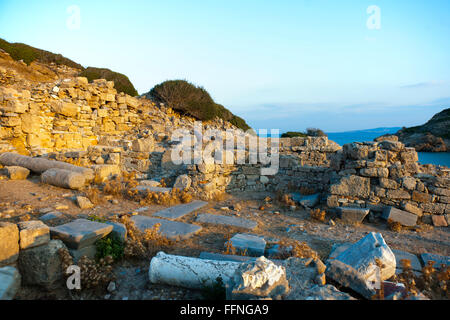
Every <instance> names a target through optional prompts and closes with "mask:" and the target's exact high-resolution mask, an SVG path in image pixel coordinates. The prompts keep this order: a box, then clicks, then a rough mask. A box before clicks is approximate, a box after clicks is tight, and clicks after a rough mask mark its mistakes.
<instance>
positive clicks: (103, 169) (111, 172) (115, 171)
mask: <svg viewBox="0 0 450 320" xmlns="http://www.w3.org/2000/svg"><path fill="white" fill-rule="evenodd" d="M92 169H93V170H94V175H95V179H96V180H97V181H102V182H104V181H106V180H108V179H110V178H112V177H114V176H120V175H121V171H120V167H119V166H118V165H114V164H98V165H94V166H92Z"/></svg>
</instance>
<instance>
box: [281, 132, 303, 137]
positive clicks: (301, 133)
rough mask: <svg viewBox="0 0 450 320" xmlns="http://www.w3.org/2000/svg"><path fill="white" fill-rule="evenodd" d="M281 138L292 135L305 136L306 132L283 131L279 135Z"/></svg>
mask: <svg viewBox="0 0 450 320" xmlns="http://www.w3.org/2000/svg"><path fill="white" fill-rule="evenodd" d="M281 137H282V138H294V137H302V138H304V137H307V135H306V133H303V132H295V131H288V132H286V133H283V134H282V135H281Z"/></svg>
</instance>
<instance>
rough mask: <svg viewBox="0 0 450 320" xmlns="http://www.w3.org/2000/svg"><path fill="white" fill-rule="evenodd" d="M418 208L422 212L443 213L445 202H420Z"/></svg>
mask: <svg viewBox="0 0 450 320" xmlns="http://www.w3.org/2000/svg"><path fill="white" fill-rule="evenodd" d="M420 208H421V209H422V210H423V211H424V212H428V213H434V214H444V213H445V210H446V204H444V203H421V204H420Z"/></svg>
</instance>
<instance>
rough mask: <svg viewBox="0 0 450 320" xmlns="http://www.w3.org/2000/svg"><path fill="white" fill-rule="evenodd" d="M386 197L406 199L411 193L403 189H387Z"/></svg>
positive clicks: (409, 197)
mask: <svg viewBox="0 0 450 320" xmlns="http://www.w3.org/2000/svg"><path fill="white" fill-rule="evenodd" d="M386 198H388V199H402V200H408V199H411V195H410V194H409V192H408V191H406V190H403V189H398V190H388V191H387V193H386Z"/></svg>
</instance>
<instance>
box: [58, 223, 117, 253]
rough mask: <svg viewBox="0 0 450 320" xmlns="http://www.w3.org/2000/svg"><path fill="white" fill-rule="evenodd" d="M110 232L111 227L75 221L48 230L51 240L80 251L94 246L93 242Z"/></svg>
mask: <svg viewBox="0 0 450 320" xmlns="http://www.w3.org/2000/svg"><path fill="white" fill-rule="evenodd" d="M112 230H113V226H111V225H108V224H105V223H100V222H95V221H90V220H87V219H77V220H75V221H72V222H70V223H67V224H63V225H60V226H57V227H52V228H50V234H51V235H52V238H57V239H60V240H62V241H63V242H64V243H65V244H66V245H67V246H68V247H70V248H71V249H81V248H84V247H87V246H90V245H92V244H94V243H95V241H97V240H98V239H101V238H103V237H104V236H106V235H108V234H109V233H110V232H111V231H112Z"/></svg>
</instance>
